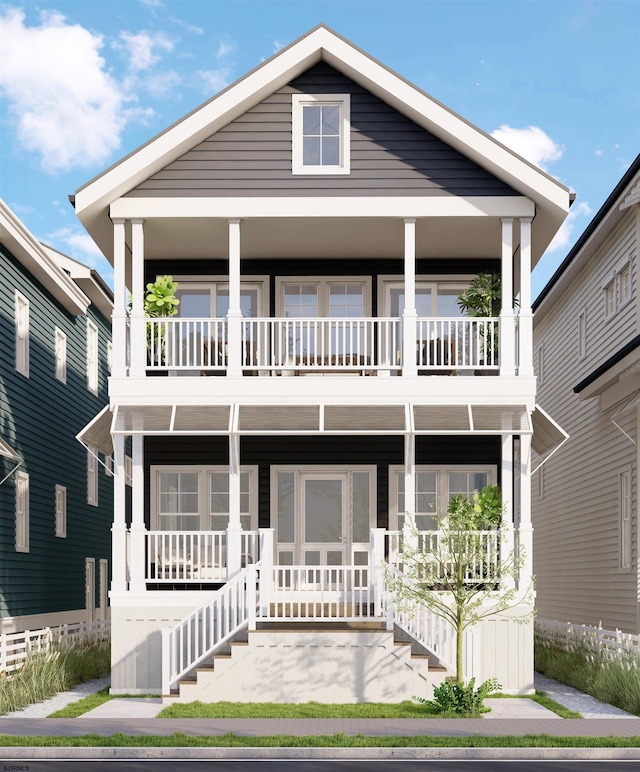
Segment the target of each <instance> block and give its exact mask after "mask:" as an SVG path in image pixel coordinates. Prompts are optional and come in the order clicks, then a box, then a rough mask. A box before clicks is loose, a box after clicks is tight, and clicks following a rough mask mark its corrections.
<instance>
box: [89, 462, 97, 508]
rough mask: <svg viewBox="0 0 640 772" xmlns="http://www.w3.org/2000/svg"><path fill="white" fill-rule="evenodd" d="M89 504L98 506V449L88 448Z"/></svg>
mask: <svg viewBox="0 0 640 772" xmlns="http://www.w3.org/2000/svg"><path fill="white" fill-rule="evenodd" d="M87 504H90V505H91V506H92V507H97V506H98V451H97V450H96V449H95V448H87Z"/></svg>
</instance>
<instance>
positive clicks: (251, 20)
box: [0, 0, 640, 294]
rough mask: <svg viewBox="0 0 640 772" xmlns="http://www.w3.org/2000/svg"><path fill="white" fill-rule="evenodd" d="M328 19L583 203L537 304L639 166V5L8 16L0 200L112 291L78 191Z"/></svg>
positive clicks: (373, 6)
mask: <svg viewBox="0 0 640 772" xmlns="http://www.w3.org/2000/svg"><path fill="white" fill-rule="evenodd" d="M320 22H322V23H324V24H327V25H329V26H330V27H332V28H333V29H335V30H336V31H337V32H338V33H340V34H341V35H343V36H344V37H346V38H348V39H349V40H350V41H351V42H352V43H354V44H355V45H357V46H359V47H360V48H362V49H364V50H365V51H366V52H367V53H369V54H370V55H372V56H374V57H375V58H376V59H378V60H380V61H381V62H383V63H384V64H385V65H387V66H388V67H390V68H391V69H393V70H395V71H396V72H398V73H399V74H400V75H402V76H403V77H405V78H407V79H408V80H410V81H411V82H413V83H415V84H416V85H417V86H419V87H420V88H421V89H423V90H424V91H426V92H427V93H429V94H431V95H432V96H433V97H435V98H436V99H438V100H439V101H441V102H443V103H444V104H445V105H447V106H448V107H449V108H451V109H452V110H454V111H456V112H458V113H459V114H460V115H462V116H463V117H464V118H466V119H467V120H469V121H471V122H472V123H474V124H476V125H477V126H478V127H480V128H481V129H483V130H484V131H486V132H487V133H489V134H494V135H495V136H496V137H498V138H499V139H501V141H503V142H505V144H509V145H511V146H512V147H513V148H514V149H515V150H517V151H518V152H520V153H521V154H523V155H525V156H526V157H528V158H529V160H532V161H533V162H535V163H537V164H538V165H539V166H541V167H542V168H544V169H545V170H546V171H548V172H549V173H550V174H552V175H554V176H555V177H557V178H558V179H559V180H561V181H562V182H563V183H564V184H565V185H567V186H569V187H570V188H571V189H573V190H574V191H575V192H576V194H577V200H576V202H575V204H574V206H573V209H572V212H571V214H570V216H569V219H568V221H567V223H566V225H565V227H564V228H563V229H562V231H561V233H560V234H559V236H558V237H557V238H556V240H555V241H554V243H553V244H552V245H551V247H550V248H549V250H548V251H547V253H546V254H545V256H544V257H543V259H542V260H541V262H540V264H539V266H538V268H537V269H536V271H535V273H534V282H533V285H534V286H533V289H534V294H537V292H539V290H540V289H541V288H542V287H543V286H544V284H545V283H546V280H547V279H548V278H549V276H550V275H551V274H552V272H553V271H554V270H555V268H556V267H557V265H558V264H559V263H560V261H561V260H562V258H563V257H564V256H565V255H566V253H567V251H568V249H569V248H570V247H571V245H572V244H573V243H574V242H575V240H576V238H577V237H578V236H579V235H580V233H581V232H582V231H583V229H584V228H585V226H586V225H587V224H588V222H589V221H590V219H591V217H592V216H593V214H595V212H596V211H597V210H598V208H599V207H600V206H601V204H602V203H603V202H604V200H605V199H606V197H607V196H608V194H609V193H610V192H611V190H612V189H613V187H614V186H615V184H616V183H617V181H618V180H619V179H620V177H621V176H622V174H623V173H624V171H625V170H626V169H627V167H628V166H629V164H630V163H631V162H632V161H633V159H634V158H635V156H636V155H637V154H638V152H640V1H639V0H584V1H583V0H448V1H447V0H261V1H254V0H225V2H218V0H201V1H200V2H198V1H196V0H42V1H40V2H39V1H38V0H29V2H14V3H0V23H1V24H2V27H3V30H2V38H3V44H2V47H1V49H0V57H2V59H1V61H0V111H1V112H0V127H1V135H0V153H1V156H0V164H1V167H0V173H1V177H0V196H2V198H3V199H4V200H5V201H6V203H7V204H8V205H9V206H10V207H11V208H12V209H13V210H14V211H15V212H16V214H17V215H18V216H19V217H20V218H21V219H22V220H23V222H24V223H25V224H26V225H27V227H28V228H29V229H30V230H31V231H32V232H33V233H34V234H35V235H36V236H37V237H38V238H39V239H41V240H42V241H44V242H45V243H48V244H50V245H51V246H53V247H55V248H57V249H59V250H60V251H62V252H65V253H66V254H69V255H71V256H72V257H75V258H76V259H79V260H81V261H83V262H86V263H88V264H91V265H93V266H94V267H96V268H98V270H99V271H100V272H101V273H102V274H103V276H105V278H106V279H107V280H108V281H111V279H112V274H111V270H110V267H109V266H108V264H107V263H106V261H105V260H104V259H103V258H101V257H100V255H99V253H98V252H97V249H96V247H95V245H93V242H92V241H91V240H90V239H89V237H88V236H87V235H86V233H85V232H84V230H83V229H82V227H81V226H80V224H79V222H78V221H77V220H76V219H75V216H74V213H73V209H72V208H71V206H70V204H69V203H68V195H69V194H70V193H73V192H74V191H75V190H76V189H77V188H78V187H80V186H81V185H83V184H84V183H85V182H87V181H88V180H89V179H91V178H92V177H94V176H95V175H97V174H99V173H100V172H101V171H102V170H103V169H105V168H107V167H108V166H110V165H111V164H113V163H115V162H116V161H118V160H119V159H120V158H122V157H123V156H124V155H126V154H127V153H129V152H131V151H132V150H134V149H135V148H136V147H138V146H139V145H141V144H142V143H144V142H146V141H147V140H148V139H149V138H151V137H152V136H154V135H155V134H157V133H158V132H160V131H162V130H163V129H164V128H166V127H167V126H168V125H170V124H171V123H173V122H174V121H176V120H178V119H179V118H181V117H182V116H183V115H186V114H187V113H188V112H190V111H191V110H193V109H194V108H195V107H197V106H198V105H199V104H201V103H202V102H203V101H205V100H206V99H208V98H210V97H211V96H213V94H215V93H216V92H217V91H218V90H219V89H221V88H222V87H224V86H226V85H227V84H229V83H232V82H233V81H235V80H236V79H238V78H240V77H242V76H243V75H244V74H245V73H246V72H248V71H249V70H251V69H253V68H254V67H255V66H257V65H258V64H260V62H261V61H263V60H264V59H267V58H268V57H270V56H271V55H272V54H274V53H275V52H276V51H277V50H279V48H281V47H282V46H284V45H287V44H289V43H290V42H292V41H293V40H295V39H296V38H298V37H299V36H300V35H302V34H304V33H305V32H307V31H308V30H309V29H311V28H312V27H314V26H315V25H316V24H318V23H320Z"/></svg>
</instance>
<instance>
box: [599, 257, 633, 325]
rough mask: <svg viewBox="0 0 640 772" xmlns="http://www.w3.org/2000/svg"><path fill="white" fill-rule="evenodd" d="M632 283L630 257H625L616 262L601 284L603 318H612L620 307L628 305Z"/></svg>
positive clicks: (631, 293)
mask: <svg viewBox="0 0 640 772" xmlns="http://www.w3.org/2000/svg"><path fill="white" fill-rule="evenodd" d="M625 277H626V280H625ZM632 283H633V272H632V260H631V257H625V258H624V259H622V260H620V261H619V262H618V264H617V265H616V266H615V267H614V269H613V271H612V272H611V273H610V274H609V275H608V277H607V279H606V280H605V281H604V282H603V284H602V290H603V296H604V318H605V320H606V319H612V318H613V317H614V316H615V315H616V314H617V313H618V312H619V311H620V310H621V309H622V308H624V307H625V306H627V305H629V303H630V302H631V299H632V295H633V292H632V290H633V285H632ZM623 291H624V294H623Z"/></svg>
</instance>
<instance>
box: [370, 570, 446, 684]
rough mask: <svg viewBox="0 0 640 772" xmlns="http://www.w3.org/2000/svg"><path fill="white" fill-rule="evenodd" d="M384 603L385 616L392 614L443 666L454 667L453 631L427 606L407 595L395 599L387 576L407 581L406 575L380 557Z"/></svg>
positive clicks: (399, 624) (391, 616)
mask: <svg viewBox="0 0 640 772" xmlns="http://www.w3.org/2000/svg"><path fill="white" fill-rule="evenodd" d="M383 567H384V579H383V598H382V600H383V603H385V604H386V608H387V616H388V618H390V619H391V618H392V619H393V621H394V623H395V624H396V625H398V627H399V628H401V629H402V630H404V631H405V632H406V633H408V634H409V635H410V636H411V637H412V638H414V639H415V640H416V641H417V642H418V643H419V644H420V645H421V646H423V647H424V648H425V649H426V650H427V651H428V652H429V653H430V654H433V656H434V657H436V658H437V660H438V662H439V663H440V664H442V665H445V667H447V668H449V669H451V670H455V662H456V632H455V630H454V628H453V626H452V625H451V624H450V623H449V622H448V621H447V620H446V619H444V618H443V617H441V616H438V614H435V613H434V612H433V611H431V610H430V609H428V608H427V607H426V606H422V605H420V604H419V603H416V602H415V601H413V602H412V601H410V600H408V599H406V600H404V599H403V601H402V604H401V605H398V604H396V603H395V600H394V593H393V591H392V590H391V588H390V587H389V576H394V575H397V576H402V577H403V581H404V582H405V583H406V582H407V575H406V574H405V573H404V572H402V571H400V570H399V569H398V568H396V567H395V566H393V565H391V564H389V563H387V562H386V561H383Z"/></svg>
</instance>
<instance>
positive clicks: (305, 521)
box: [272, 467, 375, 566]
mask: <svg viewBox="0 0 640 772" xmlns="http://www.w3.org/2000/svg"><path fill="white" fill-rule="evenodd" d="M272 481H273V482H272V491H273V492H274V495H273V501H272V523H273V525H274V527H275V531H276V545H277V546H276V552H277V562H278V564H279V565H305V566H325V565H327V566H340V565H362V566H366V565H367V564H368V562H369V543H370V534H371V528H372V527H374V526H375V508H374V501H375V493H374V484H375V469H374V468H373V467H353V468H351V469H347V468H336V469H334V470H328V469H320V468H306V469H296V468H293V467H279V468H278V469H274V470H273V471H272Z"/></svg>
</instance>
